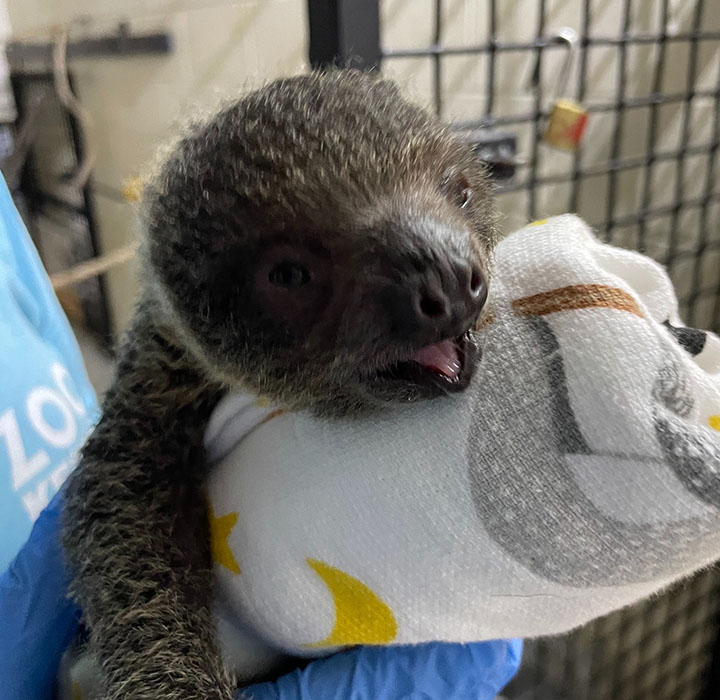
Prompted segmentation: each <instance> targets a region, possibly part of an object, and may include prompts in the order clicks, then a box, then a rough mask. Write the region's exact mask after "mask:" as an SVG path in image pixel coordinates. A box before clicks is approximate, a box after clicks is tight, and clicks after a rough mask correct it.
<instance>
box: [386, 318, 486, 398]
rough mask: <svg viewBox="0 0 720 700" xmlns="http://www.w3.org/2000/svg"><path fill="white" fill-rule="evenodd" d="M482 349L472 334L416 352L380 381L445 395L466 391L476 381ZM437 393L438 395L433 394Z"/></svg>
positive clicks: (389, 369) (425, 347) (465, 334)
mask: <svg viewBox="0 0 720 700" xmlns="http://www.w3.org/2000/svg"><path fill="white" fill-rule="evenodd" d="M479 357H480V348H479V347H478V345H477V342H476V341H475V339H474V337H473V335H472V333H471V332H470V331H469V330H468V331H466V332H465V333H463V334H462V335H460V336H458V337H457V338H446V339H445V340H441V341H439V342H437V343H433V344H431V345H426V346H424V347H422V348H419V349H418V350H416V351H414V352H413V353H412V354H411V355H410V356H409V357H408V358H407V359H406V360H401V361H400V362H397V363H395V364H393V365H390V366H389V367H385V368H383V369H382V370H380V371H379V372H378V375H377V376H378V379H380V380H381V381H382V380H386V381H395V382H398V381H400V382H404V383H407V384H413V385H416V386H418V387H419V388H422V387H429V388H435V389H440V390H441V391H442V392H445V393H452V392H458V391H463V390H464V389H466V388H467V386H468V384H469V383H470V380H471V379H472V375H473V371H474V369H475V365H476V364H477V360H478V358H479ZM433 393H437V392H433Z"/></svg>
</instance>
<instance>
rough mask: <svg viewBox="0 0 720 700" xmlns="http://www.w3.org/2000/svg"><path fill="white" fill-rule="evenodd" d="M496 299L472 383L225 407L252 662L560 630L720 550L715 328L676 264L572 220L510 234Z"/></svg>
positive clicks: (235, 588)
mask: <svg viewBox="0 0 720 700" xmlns="http://www.w3.org/2000/svg"><path fill="white" fill-rule="evenodd" d="M490 309H491V312H492V316H491V319H490V320H489V322H488V323H486V324H485V325H484V327H483V328H482V329H481V330H480V331H479V332H480V336H481V338H482V346H483V357H482V360H481V363H480V366H479V368H478V372H477V375H476V377H475V379H474V380H473V383H472V385H471V387H470V388H469V390H468V391H467V392H466V393H464V394H462V395H459V396H452V397H448V398H447V399H442V400H436V401H431V402H427V403H422V404H417V405H411V406H406V407H402V408H401V409H397V410H393V411H392V412H388V413H384V414H382V415H377V416H374V417H369V418H363V419H361V420H344V421H323V420H318V419H315V418H312V417H310V416H308V415H303V414H282V415H276V414H277V412H272V407H268V406H264V405H263V404H262V403H258V402H256V401H254V400H253V399H251V398H249V397H247V396H238V395H234V396H230V397H228V398H227V399H226V400H225V401H224V402H223V403H222V404H221V406H220V407H219V408H218V410H217V412H216V414H215V416H214V418H213V421H212V425H211V428H210V431H209V433H208V445H209V451H210V454H211V456H212V458H213V460H214V461H216V462H217V465H216V467H215V469H214V474H213V478H212V483H211V487H210V501H211V504H212V509H213V513H212V518H213V533H214V551H215V555H216V561H217V562H218V564H217V573H218V577H219V582H220V585H219V589H220V602H219V608H220V610H221V614H222V617H223V622H222V625H221V628H222V630H223V636H224V638H225V640H226V642H227V644H228V649H229V650H230V652H229V656H230V658H231V659H232V660H233V663H235V664H236V665H237V666H238V667H239V668H244V669H245V670H252V668H253V667H255V668H257V666H258V665H263V664H265V665H267V664H268V663H270V659H271V658H272V656H273V653H274V652H277V651H289V652H292V653H296V654H306V655H312V654H318V653H326V652H327V651H328V649H329V648H331V647H334V646H337V645H342V644H353V643H411V642H423V641H427V640H452V641H471V640H473V641H474V640H484V639H493V638H502V637H512V636H522V637H531V636H535V635H545V634H552V633H559V632H564V631H566V630H568V629H570V628H572V627H575V626H577V625H581V624H583V623H585V622H588V621H589V620H591V619H592V618H594V617H596V616H599V615H603V614H605V613H607V612H609V611H611V610H614V609H617V608H619V607H621V606H624V605H628V604H630V603H632V602H634V601H637V600H638V599H640V598H642V597H644V596H647V595H650V594H652V593H653V592H655V591H658V590H659V589H661V588H663V587H664V586H666V585H668V584H669V583H671V582H672V581H675V580H677V579H679V578H681V577H683V576H686V575H688V574H690V573H691V572H693V571H695V570H697V569H698V568H700V567H703V566H705V565H707V564H710V563H711V562H712V561H713V560H715V559H716V558H718V557H720V510H719V508H720V432H718V431H719V430H720V342H719V341H718V339H717V338H716V337H715V336H713V335H711V334H706V333H703V332H700V331H696V330H692V329H687V328H684V327H683V326H682V324H681V322H680V319H679V318H678V314H677V302H676V299H675V295H674V292H673V289H672V286H671V284H670V281H669V279H668V278H667V276H666V274H665V272H664V271H663V270H662V268H661V267H659V266H658V265H656V264H655V263H653V262H652V261H651V260H649V259H648V258H645V257H643V256H641V255H638V254H636V253H631V252H627V251H623V250H619V249H617V248H613V247H610V246H607V245H603V244H601V243H599V242H598V241H597V240H596V239H595V238H594V237H593V235H592V234H591V232H590V230H589V229H588V227H587V226H586V225H585V224H584V223H583V222H582V221H580V220H579V219H578V218H577V217H575V216H572V215H565V216H560V217H557V218H553V219H549V220H547V221H544V222H537V223H535V224H532V225H530V226H528V227H526V228H524V229H522V230H521V231H519V232H517V233H515V234H513V235H512V236H510V237H508V238H507V239H505V240H504V241H503V242H502V243H501V244H500V246H499V249H498V251H497V262H496V272H495V276H494V279H493V284H492V292H491V302H490ZM238 635H239V636H238ZM246 635H250V636H251V637H252V638H253V639H254V640H255V643H256V646H255V647H253V648H254V649H255V651H256V656H254V657H252V658H250V657H248V656H243V655H242V654H239V653H238V652H237V650H238V649H240V648H241V647H242V646H243V644H244V648H245V650H246V651H247V649H248V646H247V643H246V641H247V637H246ZM240 642H242V644H241V643H240ZM233 649H234V650H235V651H234V652H233V651H232V650H233ZM263 655H266V656H265V657H264V658H265V661H264V662H263V661H262V660H261V658H262V657H263Z"/></svg>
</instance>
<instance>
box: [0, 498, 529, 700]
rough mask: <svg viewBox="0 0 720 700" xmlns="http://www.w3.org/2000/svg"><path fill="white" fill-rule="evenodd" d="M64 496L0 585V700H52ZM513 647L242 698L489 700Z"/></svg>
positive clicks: (314, 676) (390, 651) (63, 575)
mask: <svg viewBox="0 0 720 700" xmlns="http://www.w3.org/2000/svg"><path fill="white" fill-rule="evenodd" d="M61 496H62V492H61V493H60V494H58V496H56V497H55V498H54V499H53V500H52V502H51V503H50V505H49V506H48V507H47V508H46V509H45V511H43V513H42V514H41V515H40V517H39V518H38V520H37V521H36V522H35V525H34V527H33V530H32V533H31V535H30V539H29V540H28V542H27V544H26V545H25V546H24V547H23V549H22V550H21V551H20V553H19V554H18V556H17V557H16V558H15V560H14V561H13V562H12V563H11V564H10V567H9V568H8V569H7V571H6V572H5V573H4V574H2V576H0V630H2V633H1V634H0V688H2V689H3V690H2V696H3V698H4V700H50V698H52V696H53V684H54V681H55V678H56V676H57V671H58V665H59V663H60V658H61V656H62V654H63V651H64V650H65V648H66V647H67V645H68V644H69V642H70V640H71V639H72V638H73V635H74V634H75V631H76V630H77V625H78V620H79V611H78V609H77V607H76V606H75V605H74V604H73V603H72V602H71V601H70V600H69V599H68V598H67V594H66V587H67V572H66V571H65V567H64V564H63V558H62V551H61V546H60V541H59V536H58V519H59V515H60V505H61ZM521 648H522V644H521V642H520V641H519V640H514V641H497V642H481V643H477V644H423V645H419V646H411V647H410V646H405V647H359V648H356V649H352V650H349V651H346V652H342V653H339V654H335V655H334V656H331V657H328V658H325V659H319V660H317V661H313V662H311V663H310V664H308V666H306V667H305V668H304V669H302V670H297V671H293V672H292V673H289V674H287V675H285V676H282V677H281V678H280V679H278V680H277V681H275V682H272V683H262V684H258V685H254V686H251V687H249V688H246V689H244V690H241V691H239V692H238V696H237V697H238V698H242V697H247V698H252V699H253V700H336V699H337V700H347V699H349V698H353V700H401V699H402V700H413V699H415V698H417V699H418V700H420V699H422V700H470V699H472V700H491V698H494V697H495V696H496V695H497V693H498V692H500V690H501V689H502V687H503V686H504V685H505V684H506V683H507V682H508V681H509V680H510V678H512V676H513V675H514V673H515V671H516V670H517V668H518V665H519V663H520V652H521Z"/></svg>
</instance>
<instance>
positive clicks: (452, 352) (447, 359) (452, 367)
mask: <svg viewBox="0 0 720 700" xmlns="http://www.w3.org/2000/svg"><path fill="white" fill-rule="evenodd" d="M412 359H413V360H414V361H415V362H417V363H418V364H421V365H422V366H423V367H425V368H427V369H429V370H432V371H433V372H437V373H438V374H444V375H445V376H446V377H448V378H450V379H455V377H457V376H458V374H460V358H459V357H458V351H457V347H456V346H455V343H454V342H453V341H452V340H442V341H441V342H439V343H435V344H434V345H427V346H425V347H424V348H420V349H419V350H418V351H417V352H416V353H415V354H414V355H413V356H412Z"/></svg>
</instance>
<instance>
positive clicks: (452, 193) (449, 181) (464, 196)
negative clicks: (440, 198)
mask: <svg viewBox="0 0 720 700" xmlns="http://www.w3.org/2000/svg"><path fill="white" fill-rule="evenodd" d="M440 189H441V190H442V192H443V194H444V195H445V196H446V197H447V198H448V199H449V200H450V201H451V202H452V203H453V204H455V206H457V207H459V208H460V209H464V208H465V207H466V206H467V205H468V204H469V203H470V200H471V199H472V189H470V183H469V182H468V181H467V179H466V178H465V176H464V175H462V174H460V173H448V174H447V175H445V177H443V179H442V182H441V183H440Z"/></svg>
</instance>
